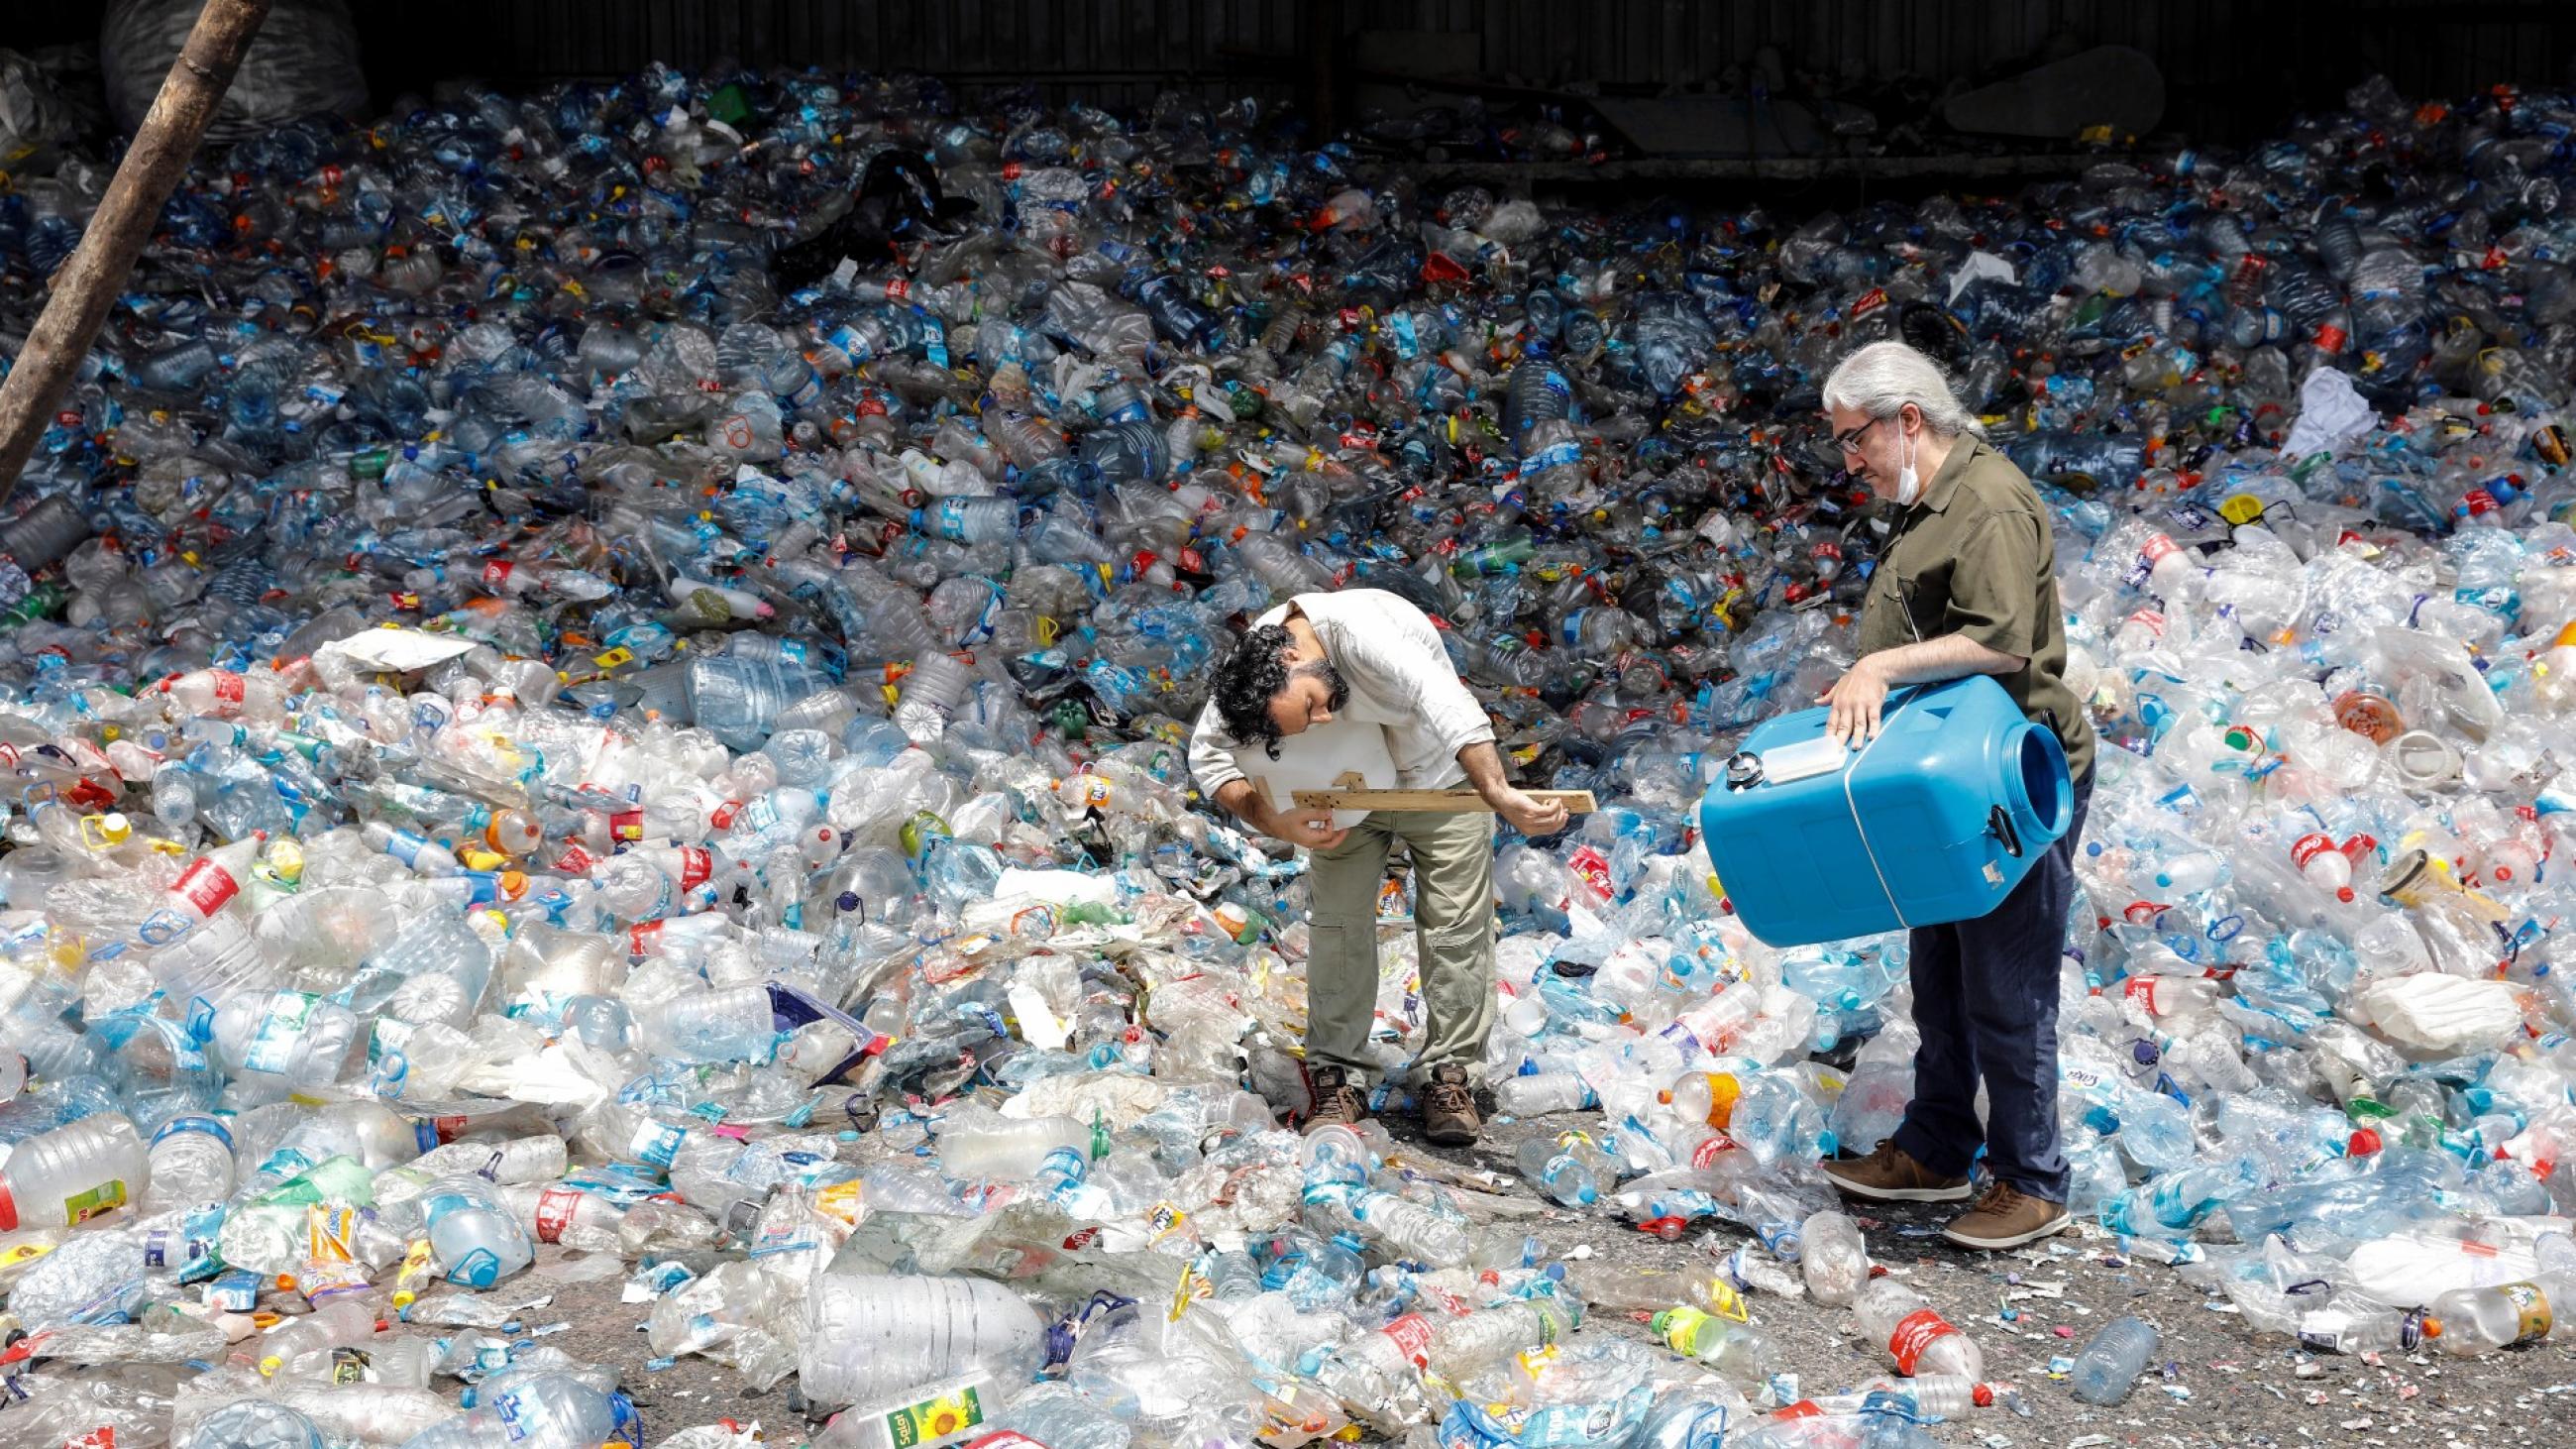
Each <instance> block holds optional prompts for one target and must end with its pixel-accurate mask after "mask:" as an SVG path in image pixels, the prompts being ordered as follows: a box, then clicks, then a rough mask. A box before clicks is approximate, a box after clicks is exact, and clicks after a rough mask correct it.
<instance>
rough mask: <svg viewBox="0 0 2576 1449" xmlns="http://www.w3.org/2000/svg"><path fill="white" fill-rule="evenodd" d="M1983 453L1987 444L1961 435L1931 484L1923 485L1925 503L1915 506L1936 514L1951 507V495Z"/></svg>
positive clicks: (1973, 436)
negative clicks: (1973, 462) (1973, 461)
mask: <svg viewBox="0 0 2576 1449" xmlns="http://www.w3.org/2000/svg"><path fill="white" fill-rule="evenodd" d="M1983 451H1986V445H1985V442H1984V440H1982V439H1980V438H1979V437H1978V436H1977V435H1976V434H1974V433H1966V432H1963V433H1961V434H1959V436H1958V439H1957V441H1955V442H1953V443H1952V444H1951V445H1950V456H1949V457H1947V458H1944V459H1942V460H1941V468H1940V471H1939V472H1936V473H1934V474H1933V475H1932V481H1931V482H1929V483H1927V484H1925V485H1923V501H1922V502H1921V503H1919V504H1917V505H1915V506H1916V507H1918V508H1924V509H1928V510H1930V511H1932V512H1934V513H1939V512H1942V511H1944V510H1946V509H1947V508H1948V507H1949V506H1950V498H1951V495H1953V494H1955V493H1957V492H1958V491H1959V480H1960V478H1962V477H1964V476H1966V474H1967V471H1968V464H1969V463H1970V462H1971V461H1972V460H1974V459H1975V457H1976V456H1977V454H1978V453H1980V452H1983Z"/></svg>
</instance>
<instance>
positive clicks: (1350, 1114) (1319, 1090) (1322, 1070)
mask: <svg viewBox="0 0 2576 1449" xmlns="http://www.w3.org/2000/svg"><path fill="white" fill-rule="evenodd" d="M1306 1075H1307V1079H1308V1080H1309V1081H1310V1082H1312V1083H1313V1084H1314V1088H1315V1115H1314V1116H1312V1117H1309V1118H1307V1119H1306V1129H1305V1130H1307V1131H1309V1132H1312V1131H1314V1130H1315V1129H1316V1128H1318V1127H1349V1126H1353V1125H1355V1124H1357V1123H1361V1122H1365V1121H1367V1120H1368V1114H1369V1109H1368V1093H1366V1092H1363V1091H1361V1090H1360V1089H1359V1088H1357V1087H1354V1086H1352V1085H1351V1079H1350V1074H1349V1073H1347V1072H1345V1071H1343V1070H1342V1069H1341V1068H1340V1067H1317V1068H1315V1069H1314V1070H1312V1071H1310V1072H1308V1073H1307V1074H1306Z"/></svg>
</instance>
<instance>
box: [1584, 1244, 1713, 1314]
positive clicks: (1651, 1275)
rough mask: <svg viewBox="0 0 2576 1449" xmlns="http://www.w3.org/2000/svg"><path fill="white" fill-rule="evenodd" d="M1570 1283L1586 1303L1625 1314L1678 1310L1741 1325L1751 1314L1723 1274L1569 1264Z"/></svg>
mask: <svg viewBox="0 0 2576 1449" xmlns="http://www.w3.org/2000/svg"><path fill="white" fill-rule="evenodd" d="M1565 1281H1566V1283H1567V1285H1568V1286H1570V1287H1572V1288H1573V1289H1574V1291H1575V1292H1577V1293H1580V1294H1581V1295H1583V1301H1584V1302H1586V1303H1589V1304H1591V1305H1592V1306H1593V1307H1595V1308H1608V1309H1615V1310H1617V1311H1619V1312H1622V1313H1650V1312H1654V1311H1656V1310H1658V1309H1664V1308H1671V1307H1675V1306H1677V1305H1678V1306H1686V1307H1691V1308H1696V1309H1698V1310H1700V1311H1701V1312H1703V1313H1707V1314H1712V1315H1714V1316H1716V1317H1719V1318H1732V1319H1735V1320H1737V1321H1738V1322H1741V1321H1743V1320H1744V1319H1746V1318H1748V1317H1750V1316H1751V1313H1752V1309H1751V1307H1750V1306H1749V1305H1748V1304H1746V1302H1745V1301H1744V1294H1743V1292H1742V1290H1741V1289H1740V1288H1739V1287H1738V1286H1737V1285H1736V1284H1735V1283H1734V1282H1732V1281H1730V1280H1729V1279H1728V1278H1727V1277H1726V1276H1725V1275H1724V1274H1722V1273H1708V1272H1700V1271H1696V1270H1693V1269H1688V1268H1670V1269H1657V1268H1637V1267H1622V1266H1617V1265H1614V1264H1611V1263H1606V1262H1602V1261H1599V1260H1597V1259H1596V1260H1592V1261H1588V1262H1580V1263H1568V1264H1567V1265H1566V1271H1565Z"/></svg>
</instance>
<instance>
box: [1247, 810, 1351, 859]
mask: <svg viewBox="0 0 2576 1449" xmlns="http://www.w3.org/2000/svg"><path fill="white" fill-rule="evenodd" d="M1261 833H1262V834H1264V835H1267V836H1269V837H1271V838H1272V839H1274V840H1284V841H1287V842H1288V843H1289V844H1290V845H1302V846H1304V847H1306V848H1307V849H1308V850H1331V849H1332V848H1333V847H1335V846H1337V845H1339V844H1341V843H1342V842H1343V841H1345V840H1348V839H1350V837H1351V833H1350V832H1349V831H1348V830H1341V829H1336V828H1335V827H1334V825H1333V812H1331V811H1329V810H1318V811H1314V812H1312V813H1306V812H1298V811H1290V812H1286V813H1282V812H1280V811H1277V810H1266V811H1263V812H1262V816H1261Z"/></svg>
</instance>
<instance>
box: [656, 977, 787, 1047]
mask: <svg viewBox="0 0 2576 1449" xmlns="http://www.w3.org/2000/svg"><path fill="white" fill-rule="evenodd" d="M635 1041H636V1044H637V1045H639V1046H641V1047H643V1048H644V1049H645V1050H646V1051H649V1052H651V1053H653V1054H654V1055H655V1056H660V1057H668V1058H670V1059H671V1060H673V1061H679V1062H761V1061H766V1060H768V1059H769V1056H770V1053H771V1052H772V1050H773V1049H774V1048H775V1046H776V1044H777V1041H778V1032H777V1028H776V1025H775V1023H774V1018H773V1013H772V1011H771V1007H770V999H769V988H768V987H766V986H758V985H754V986H728V987H721V988H717V989H714V990H708V991H683V992H681V993H680V994H678V995H676V996H671V997H667V998H665V999H663V1000H661V1001H657V1002H655V1003H653V1004H652V1005H651V1006H648V1007H645V1008H644V1009H643V1010H641V1011H639V1012H637V1013H636V1017H635Z"/></svg>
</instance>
